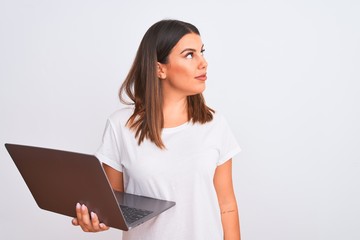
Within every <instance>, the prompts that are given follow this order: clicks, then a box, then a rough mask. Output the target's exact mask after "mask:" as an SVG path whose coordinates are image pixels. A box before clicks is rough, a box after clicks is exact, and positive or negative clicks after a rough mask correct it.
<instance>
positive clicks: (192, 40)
mask: <svg viewBox="0 0 360 240" xmlns="http://www.w3.org/2000/svg"><path fill="white" fill-rule="evenodd" d="M202 46H203V43H202V41H201V37H200V36H199V35H198V34H196V33H188V34H186V35H184V36H183V37H182V38H180V40H179V41H178V42H177V44H176V45H175V46H174V48H173V50H174V51H182V50H184V49H187V48H191V49H196V50H199V49H200V50H201V48H202Z"/></svg>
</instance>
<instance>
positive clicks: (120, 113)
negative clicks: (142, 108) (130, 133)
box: [107, 106, 134, 129]
mask: <svg viewBox="0 0 360 240" xmlns="http://www.w3.org/2000/svg"><path fill="white" fill-rule="evenodd" d="M133 113H134V108H133V107H132V106H128V107H123V108H120V109H117V110H116V111H114V112H113V113H112V114H111V115H110V116H109V117H108V119H107V124H109V125H111V126H112V128H114V129H116V128H123V127H125V125H126V123H127V121H128V120H129V118H130V116H131V115H132V114H133Z"/></svg>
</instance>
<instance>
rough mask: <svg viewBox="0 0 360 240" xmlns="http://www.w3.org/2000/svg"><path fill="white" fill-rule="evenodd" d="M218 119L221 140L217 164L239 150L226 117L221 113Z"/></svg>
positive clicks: (223, 161)
mask: <svg viewBox="0 0 360 240" xmlns="http://www.w3.org/2000/svg"><path fill="white" fill-rule="evenodd" d="M219 121H220V122H219V125H220V126H219V127H220V133H219V135H220V136H221V137H220V140H221V142H220V144H219V145H220V146H219V152H220V156H219V160H218V163H217V165H221V164H223V163H225V162H226V161H228V160H229V159H231V158H233V157H234V156H235V155H236V154H238V153H239V152H240V151H241V148H240V146H239V144H238V142H237V141H236V139H235V137H234V134H233V133H232V131H231V129H230V126H229V124H228V122H227V121H226V119H225V118H224V117H223V116H222V115H221V116H220V119H219Z"/></svg>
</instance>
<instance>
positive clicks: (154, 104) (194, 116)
mask: <svg viewBox="0 0 360 240" xmlns="http://www.w3.org/2000/svg"><path fill="white" fill-rule="evenodd" d="M188 33H195V34H198V35H200V32H199V30H198V29H197V28H196V27H195V26H194V25H192V24H190V23H186V22H182V21H178V20H162V21H159V22H157V23H155V24H154V25H152V26H151V27H150V28H149V29H148V30H147V32H146V33H145V35H144V37H143V39H142V40H141V43H140V46H139V48H138V50H137V53H136V56H135V60H134V62H133V65H132V67H131V69H130V71H129V73H128V75H127V77H126V78H125V81H124V82H123V84H122V85H121V88H120V91H119V97H120V100H121V102H123V103H125V104H128V105H135V109H134V113H133V114H132V115H131V117H130V118H129V120H128V122H127V124H128V126H129V127H130V129H132V130H134V131H135V137H136V138H137V139H138V144H139V145H140V144H141V142H142V141H144V139H145V138H147V139H149V140H150V141H152V142H153V143H155V144H156V146H158V147H159V148H161V149H163V148H165V146H164V143H163V141H162V139H161V131H162V129H163V127H164V117H163V102H162V101H163V94H162V88H161V84H160V80H159V78H158V76H157V63H158V62H160V63H163V64H166V63H168V56H169V54H170V52H171V50H172V49H173V47H174V46H175V45H176V44H177V42H178V41H179V40H180V39H181V38H182V37H183V36H184V35H186V34H188ZM124 93H125V94H126V95H127V96H128V97H129V99H130V101H129V100H126V99H125V98H124V95H123V94H124ZM187 109H188V118H189V119H188V120H189V121H190V120H191V121H192V122H193V123H197V122H198V123H201V124H204V123H206V122H209V121H211V120H212V119H213V113H214V110H212V109H211V108H209V107H207V106H206V104H205V100H204V97H203V95H202V94H201V93H200V94H196V95H192V96H188V97H187Z"/></svg>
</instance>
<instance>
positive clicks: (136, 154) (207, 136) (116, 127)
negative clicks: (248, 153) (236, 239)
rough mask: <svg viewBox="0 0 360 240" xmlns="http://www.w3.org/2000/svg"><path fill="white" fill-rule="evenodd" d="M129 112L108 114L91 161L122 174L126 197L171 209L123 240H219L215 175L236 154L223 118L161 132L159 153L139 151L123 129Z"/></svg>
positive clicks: (145, 145) (150, 146)
mask: <svg viewBox="0 0 360 240" xmlns="http://www.w3.org/2000/svg"><path fill="white" fill-rule="evenodd" d="M132 113H133V108H124V109H120V110H118V111H116V112H115V113H114V114H112V115H111V116H110V117H109V119H108V121H107V124H106V128H105V132H104V136H103V142H102V144H101V146H100V148H99V149H98V151H97V153H96V156H97V157H98V158H99V160H100V161H102V162H103V163H105V164H107V165H109V166H111V167H112V168H114V169H117V170H118V171H121V172H123V176H124V187H125V192H128V193H132V194H138V195H144V196H149V197H155V198H160V199H165V200H170V201H175V202H176V205H175V206H174V207H172V208H170V209H169V210H167V211H165V212H164V213H162V214H160V215H159V216H157V217H155V218H153V219H152V220H150V221H147V222H145V223H143V224H142V225H140V226H138V227H136V228H134V229H131V230H129V231H127V232H123V239H124V240H130V239H131V240H170V239H171V240H193V239H195V240H202V239H204V240H220V239H223V231H222V225H221V216H220V209H219V204H218V201H217V196H216V191H215V188H214V185H213V177H214V173H215V169H216V167H217V166H218V165H220V164H222V163H224V162H226V161H227V160H229V159H231V158H232V157H233V156H234V155H235V154H237V153H238V152H240V148H239V146H238V144H237V142H236V140H235V138H234V136H233V134H232V133H231V131H230V129H229V127H228V124H227V122H226V120H225V119H224V117H223V116H222V115H219V114H218V113H215V114H214V119H213V120H212V121H211V122H208V123H206V124H198V123H196V124H193V123H191V122H189V123H185V124H182V125H180V126H178V127H174V128H164V129H163V131H162V135H161V137H162V140H163V142H164V144H165V147H166V149H163V150H161V149H159V148H158V147H157V146H156V145H155V144H154V143H152V142H151V141H149V140H145V141H144V142H142V143H141V145H140V146H139V145H138V142H137V139H135V134H134V132H133V131H132V130H130V129H129V128H128V127H126V126H125V124H126V121H127V120H128V119H129V117H130V115H131V114H132Z"/></svg>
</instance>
